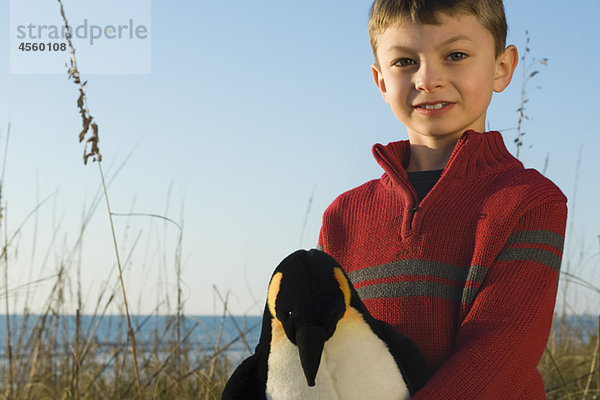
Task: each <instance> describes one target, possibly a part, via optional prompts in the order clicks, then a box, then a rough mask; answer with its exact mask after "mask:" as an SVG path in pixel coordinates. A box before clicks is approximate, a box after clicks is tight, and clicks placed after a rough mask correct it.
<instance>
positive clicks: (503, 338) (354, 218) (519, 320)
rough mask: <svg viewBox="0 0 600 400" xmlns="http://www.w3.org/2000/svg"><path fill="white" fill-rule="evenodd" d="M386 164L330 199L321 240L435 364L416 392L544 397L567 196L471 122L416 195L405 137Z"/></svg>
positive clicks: (385, 156)
mask: <svg viewBox="0 0 600 400" xmlns="http://www.w3.org/2000/svg"><path fill="white" fill-rule="evenodd" d="M373 153H374V155H375V158H376V159H377V161H378V162H379V164H380V165H381V166H382V167H383V169H384V170H385V173H384V174H383V176H382V177H381V179H377V180H372V181H370V182H367V183H365V184H364V185H362V186H359V187H357V188H355V189H352V190H350V191H348V192H346V193H344V194H342V195H340V196H339V197H338V198H337V199H336V200H335V201H334V202H333V203H332V204H331V205H330V206H329V208H328V209H327V210H326V211H325V214H324V216H323V225H322V228H321V234H320V237H319V247H321V248H322V249H323V250H324V251H326V252H327V253H329V254H331V255H332V256H333V257H334V258H336V259H337V261H338V262H339V263H340V264H341V265H342V266H343V267H344V268H345V269H346V271H347V272H348V275H349V277H350V279H351V280H352V282H353V284H354V286H355V288H356V289H357V291H358V293H359V295H360V296H361V297H362V299H363V301H364V302H365V304H366V306H367V308H368V309H369V311H370V312H371V313H372V314H373V316H374V317H376V318H378V319H381V320H384V321H387V322H389V323H391V324H392V325H393V326H394V327H395V328H396V329H397V330H398V331H400V332H402V333H404V334H405V335H407V336H409V337H410V338H412V339H413V340H414V341H415V342H416V343H417V345H418V346H419V347H420V348H421V350H422V351H423V353H424V355H425V357H426V358H427V359H428V360H429V363H430V365H431V366H432V368H433V369H434V371H435V373H434V376H433V377H432V379H431V380H430V381H429V383H428V384H427V385H426V386H425V387H424V388H423V389H422V390H421V391H420V392H419V393H418V394H417V395H416V396H415V397H414V398H413V399H414V400H425V399H431V400H441V399H443V400H453V399H456V400H472V399H497V400H509V399H528V400H531V399H544V398H545V395H544V385H543V382H542V379H541V376H540V374H539V373H538V372H537V370H536V366H537V364H538V362H539V360H540V358H541V356H542V353H543V351H544V347H545V345H546V341H547V339H548V334H549V330H550V325H551V321H552V314H553V310H554V304H555V299H556V289H557V284H558V275H559V270H560V263H561V256H562V248H563V242H564V231H565V224H566V218H567V207H566V198H565V196H564V195H563V194H562V192H561V191H560V190H559V189H558V188H557V187H556V186H555V185H554V184H553V183H552V182H551V181H549V180H548V179H546V178H545V177H544V176H542V175H541V174H540V173H538V172H537V171H535V170H533V169H524V168H523V165H522V164H521V162H519V161H518V160H517V159H516V158H514V157H513V156H512V155H511V154H510V153H509V152H508V151H507V150H506V147H505V146H504V142H503V141H502V136H501V135H500V133H498V132H489V133H478V132H474V131H468V132H466V133H465V134H464V135H463V136H462V137H461V139H460V140H459V141H458V143H457V144H456V146H455V148H454V151H453V153H452V155H451V157H450V160H449V161H448V164H447V166H446V168H445V169H444V172H443V173H442V176H441V177H440V179H439V181H438V182H437V184H436V185H435V186H434V187H433V189H432V190H431V191H430V192H429V194H428V195H427V196H426V197H425V198H424V199H423V200H422V201H421V203H420V204H417V194H416V192H415V190H414V188H413V187H412V186H411V185H410V183H409V181H408V177H407V174H406V171H405V169H404V168H405V167H406V165H408V159H409V156H410V144H409V142H408V141H400V142H393V143H390V144H388V145H387V146H382V145H379V144H378V145H375V146H374V147H373Z"/></svg>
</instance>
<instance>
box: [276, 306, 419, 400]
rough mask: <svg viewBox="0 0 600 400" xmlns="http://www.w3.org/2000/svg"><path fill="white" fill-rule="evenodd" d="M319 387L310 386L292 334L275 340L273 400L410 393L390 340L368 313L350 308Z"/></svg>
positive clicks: (327, 353)
mask: <svg viewBox="0 0 600 400" xmlns="http://www.w3.org/2000/svg"><path fill="white" fill-rule="evenodd" d="M315 382H316V384H315V386H313V387H310V386H308V384H307V383H306V378H305V376H304V372H303V370H302V367H301V365H300V356H299V354H298V348H297V347H296V346H295V345H294V344H293V343H291V342H290V341H289V340H288V339H287V337H283V338H279V340H277V341H273V342H272V343H271V351H270V353H269V360H268V373H267V399H269V400H313V399H314V400H370V399H377V400H405V399H409V398H410V393H409V391H408V388H407V387H406V384H405V383H404V379H403V377H402V374H401V372H400V370H399V369H398V366H397V365H396V362H395V361H394V358H393V357H392V355H391V354H390V353H389V350H388V348H387V346H386V344H385V343H384V342H383V341H382V340H381V339H379V337H377V335H375V333H373V331H372V330H371V328H370V327H369V326H368V325H367V323H366V322H365V321H364V319H363V318H362V315H361V314H360V313H359V312H358V311H356V310H354V309H353V308H349V309H348V310H347V312H346V314H345V315H344V318H342V319H341V320H340V321H338V324H337V327H336V330H335V333H334V334H333V336H332V337H331V338H329V340H327V342H325V346H324V348H323V354H322V356H321V363H320V365H319V371H318V373H317V377H316V380H315Z"/></svg>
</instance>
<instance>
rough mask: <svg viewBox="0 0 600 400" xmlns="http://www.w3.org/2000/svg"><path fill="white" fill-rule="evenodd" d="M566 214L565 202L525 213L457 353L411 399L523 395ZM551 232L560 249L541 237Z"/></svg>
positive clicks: (544, 329)
mask: <svg viewBox="0 0 600 400" xmlns="http://www.w3.org/2000/svg"><path fill="white" fill-rule="evenodd" d="M566 217H567V208H566V204H565V203H564V202H551V203H545V204H541V205H539V206H536V207H535V208H533V209H532V210H530V211H528V212H526V213H525V215H523V216H522V217H521V218H520V219H519V221H518V223H517V225H516V227H515V228H514V229H513V232H512V235H511V238H512V240H511V239H509V241H508V242H507V243H506V244H505V245H504V248H503V250H502V252H501V253H500V254H499V256H498V257H497V259H496V261H495V262H494V264H493V266H492V267H491V268H490V270H489V272H488V274H487V276H486V278H485V281H484V283H483V285H482V287H481V289H480V291H479V294H478V295H477V297H476V299H475V301H474V303H473V305H472V307H471V310H470V311H469V313H468V314H467V316H466V318H465V319H464V321H463V322H462V324H461V326H460V327H459V331H458V335H457V341H456V345H455V351H454V354H453V355H452V356H451V357H450V358H448V359H447V360H446V362H444V364H443V365H442V366H441V367H440V368H439V369H438V370H437V372H436V373H435V374H434V376H433V377H432V378H431V380H430V381H429V382H428V383H427V385H425V387H424V388H423V389H422V390H421V391H419V393H417V394H416V395H415V397H413V400H433V399H435V400H439V399H444V400H453V399H456V400H459V399H460V400H464V399H494V400H495V399H506V400H509V399H517V398H518V397H519V395H521V394H522V393H523V391H524V390H525V388H526V385H532V384H533V382H532V380H533V378H534V376H532V373H533V372H534V371H535V368H536V366H537V364H538V363H539V360H540V358H541V356H542V354H543V352H544V348H545V346H546V342H547V340H548V334H549V331H550V327H551V323H552V315H553V311H554V305H555V300H556V291H557V284H558V275H559V266H560V259H561V257H562V253H561V252H562V242H563V241H564V231H565V225H566ZM547 237H551V238H554V239H556V238H558V242H559V243H558V247H559V248H558V249H557V248H556V243H553V244H554V245H555V246H551V245H549V244H547V243H543V242H544V240H540V238H547ZM554 241H556V240H554ZM546 242H547V240H546ZM537 384H538V385H542V383H541V381H539V379H538V380H537Z"/></svg>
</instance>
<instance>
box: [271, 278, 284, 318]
mask: <svg viewBox="0 0 600 400" xmlns="http://www.w3.org/2000/svg"><path fill="white" fill-rule="evenodd" d="M282 276H283V274H282V273H281V272H277V273H276V274H275V275H273V278H271V283H269V292H268V294H267V304H268V305H269V311H270V312H271V316H272V317H273V318H275V319H277V314H276V313H275V301H276V300H277V294H278V293H279V286H280V285H281V277H282Z"/></svg>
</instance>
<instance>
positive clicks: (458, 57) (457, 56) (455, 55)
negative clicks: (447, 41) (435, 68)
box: [447, 51, 467, 61]
mask: <svg viewBox="0 0 600 400" xmlns="http://www.w3.org/2000/svg"><path fill="white" fill-rule="evenodd" d="M447 58H448V59H449V60H450V61H460V60H464V59H465V58H467V55H466V54H465V53H462V52H460V51H457V52H456V53H452V54H450V55H449V56H448V57H447Z"/></svg>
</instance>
